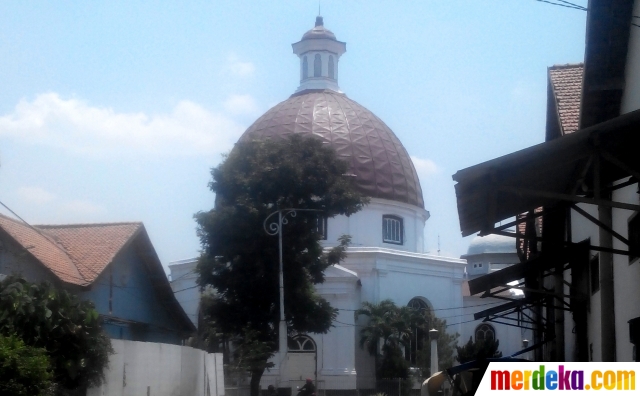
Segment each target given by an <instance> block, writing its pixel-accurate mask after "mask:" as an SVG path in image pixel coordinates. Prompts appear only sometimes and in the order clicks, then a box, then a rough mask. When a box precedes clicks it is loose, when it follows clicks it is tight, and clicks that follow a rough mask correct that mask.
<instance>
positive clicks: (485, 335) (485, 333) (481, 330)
mask: <svg viewBox="0 0 640 396" xmlns="http://www.w3.org/2000/svg"><path fill="white" fill-rule="evenodd" d="M495 339H496V331H495V330H494V329H493V326H491V325H488V324H486V323H483V324H481V325H480V326H478V327H476V341H485V340H491V341H493V340H495Z"/></svg>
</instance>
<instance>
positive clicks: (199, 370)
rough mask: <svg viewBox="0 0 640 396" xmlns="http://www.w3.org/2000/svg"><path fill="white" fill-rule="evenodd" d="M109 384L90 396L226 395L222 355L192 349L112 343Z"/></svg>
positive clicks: (106, 374)
mask: <svg viewBox="0 0 640 396" xmlns="http://www.w3.org/2000/svg"><path fill="white" fill-rule="evenodd" d="M111 345H112V346H113V349H114V350H115V353H114V354H113V355H111V356H110V357H109V368H108V370H107V372H106V373H105V379H106V381H105V383H104V384H102V385H101V386H100V387H96V388H91V389H89V390H88V391H87V396H99V395H109V396H112V395H121V396H129V395H131V396H138V395H153V396H174V395H181V396H224V394H225V390H224V374H223V366H222V354H220V353H206V352H205V351H202V350H199V349H194V348H191V347H185V346H179V345H169V344H157V343H148V342H137V341H125V340H111Z"/></svg>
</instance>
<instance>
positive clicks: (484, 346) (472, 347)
mask: <svg viewBox="0 0 640 396" xmlns="http://www.w3.org/2000/svg"><path fill="white" fill-rule="evenodd" d="M499 348H500V341H499V340H495V339H488V340H476V341H473V338H472V337H469V341H467V343H466V344H464V345H463V346H461V347H456V350H457V357H456V359H457V360H458V361H459V362H460V363H466V362H470V361H472V360H482V359H488V358H499V357H502V352H500V351H499V350H498V349H499Z"/></svg>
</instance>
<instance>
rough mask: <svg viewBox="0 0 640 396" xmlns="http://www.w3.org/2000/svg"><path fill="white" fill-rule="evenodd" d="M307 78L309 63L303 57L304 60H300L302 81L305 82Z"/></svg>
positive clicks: (305, 57)
mask: <svg viewBox="0 0 640 396" xmlns="http://www.w3.org/2000/svg"><path fill="white" fill-rule="evenodd" d="M307 78H309V63H308V62H307V56H306V55H305V56H304V58H302V79H303V80H306V79H307Z"/></svg>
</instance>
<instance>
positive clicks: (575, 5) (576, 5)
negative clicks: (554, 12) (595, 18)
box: [536, 0, 587, 11]
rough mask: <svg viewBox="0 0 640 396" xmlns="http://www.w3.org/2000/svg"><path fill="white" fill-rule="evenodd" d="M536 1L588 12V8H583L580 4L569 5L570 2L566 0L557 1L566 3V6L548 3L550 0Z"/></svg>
mask: <svg viewBox="0 0 640 396" xmlns="http://www.w3.org/2000/svg"><path fill="white" fill-rule="evenodd" d="M536 1H539V2H541V3H547V4H551V5H556V6H560V7H566V8H572V9H574V10H580V11H587V8H586V7H583V6H581V5H578V4H573V3H569V2H568V1H564V0H557V1H561V2H562V3H565V4H561V3H554V2H551V1H548V0H536Z"/></svg>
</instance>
